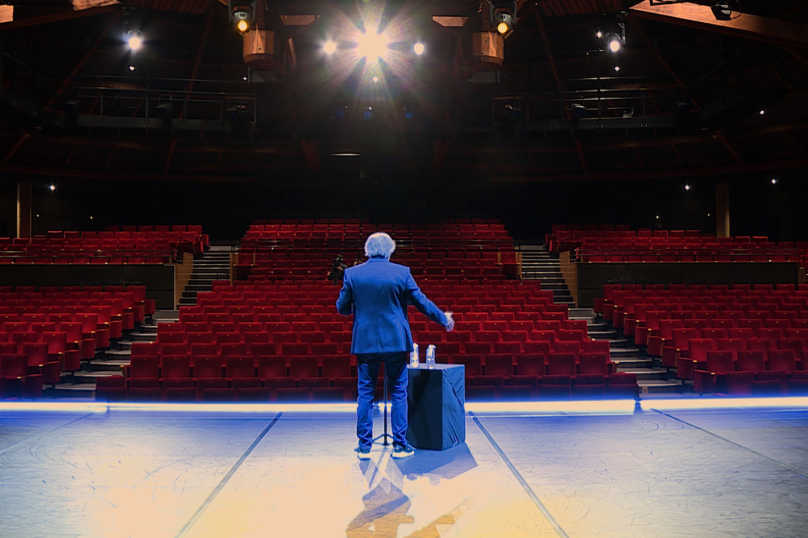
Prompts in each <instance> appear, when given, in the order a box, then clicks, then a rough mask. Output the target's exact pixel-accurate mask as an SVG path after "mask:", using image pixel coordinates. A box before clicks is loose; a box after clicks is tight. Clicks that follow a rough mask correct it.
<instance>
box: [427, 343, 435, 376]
mask: <svg viewBox="0 0 808 538" xmlns="http://www.w3.org/2000/svg"><path fill="white" fill-rule="evenodd" d="M426 367H427V368H429V369H430V370H432V369H434V368H435V346H434V345H432V344H430V345H429V346H427V348H426Z"/></svg>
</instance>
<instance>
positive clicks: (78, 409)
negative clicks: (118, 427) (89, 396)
mask: <svg viewBox="0 0 808 538" xmlns="http://www.w3.org/2000/svg"><path fill="white" fill-rule="evenodd" d="M635 405H636V402H635V401H634V400H599V401H598V400H589V401H563V402H467V403H466V411H471V412H474V413H525V414H540V413H552V414H626V413H632V412H633V411H634V408H635ZM387 406H388V409H389V408H390V406H391V404H389V403H388V404H387ZM0 411H40V412H42V411H60V412H75V413H105V412H108V411H167V412H192V413H277V412H286V413H288V412H293V413H294V412H296V413H352V414H355V413H356V404H353V403H331V404H329V403H322V404H307V403H266V404H248V403H146V402H143V403H141V402H109V403H107V402H75V401H74V402H0Z"/></svg>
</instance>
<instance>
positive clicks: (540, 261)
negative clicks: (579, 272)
mask: <svg viewBox="0 0 808 538" xmlns="http://www.w3.org/2000/svg"><path fill="white" fill-rule="evenodd" d="M521 252H522V279H523V280H538V281H540V282H541V289H543V290H552V291H553V297H554V302H555V303H557V304H566V305H569V307H570V308H574V307H575V301H573V300H572V293H570V290H569V288H568V287H567V283H566V282H565V281H564V277H563V276H562V275H561V267H560V265H559V262H558V258H557V257H553V256H552V255H551V254H550V253H549V252H547V249H546V248H545V246H544V245H522V247H521Z"/></svg>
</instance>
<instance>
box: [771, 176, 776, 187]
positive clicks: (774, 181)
mask: <svg viewBox="0 0 808 538" xmlns="http://www.w3.org/2000/svg"><path fill="white" fill-rule="evenodd" d="M772 185H777V178H774V177H773V178H772Z"/></svg>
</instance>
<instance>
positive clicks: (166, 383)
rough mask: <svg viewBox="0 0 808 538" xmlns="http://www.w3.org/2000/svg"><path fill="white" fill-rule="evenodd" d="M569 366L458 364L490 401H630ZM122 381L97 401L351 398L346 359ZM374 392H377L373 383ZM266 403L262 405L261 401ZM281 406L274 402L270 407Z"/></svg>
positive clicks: (352, 382)
mask: <svg viewBox="0 0 808 538" xmlns="http://www.w3.org/2000/svg"><path fill="white" fill-rule="evenodd" d="M475 359H476V360H475ZM569 360H570V358H569V357H565V355H564V354H557V355H556V354H553V355H551V358H550V365H549V370H548V371H547V372H545V370H544V365H543V364H542V363H540V362H537V361H536V360H531V359H528V358H523V359H518V360H517V363H516V364H514V363H512V362H506V361H504V360H501V361H490V364H488V365H487V366H486V374H485V375H483V374H482V368H481V366H480V363H479V358H476V357H470V358H469V360H467V361H466V362H464V364H466V368H467V374H470V375H469V376H468V378H467V385H468V386H469V387H485V389H484V390H483V391H481V393H487V392H488V391H489V390H491V391H493V392H492V393H491V398H490V399H495V398H496V399H500V398H503V399H508V396H509V395H512V396H515V395H516V394H517V393H518V394H520V398H533V397H542V396H545V397H551V396H552V397H556V398H557V397H564V395H565V393H566V397H567V398H568V397H570V395H577V394H578V393H580V394H581V395H585V396H588V397H603V396H604V395H606V394H607V393H608V394H609V395H610V396H612V397H615V396H618V395H620V396H626V395H628V396H630V397H636V377H634V376H631V375H628V374H614V373H608V372H607V370H606V368H605V365H604V364H601V363H597V362H596V361H595V362H592V364H591V365H589V366H587V365H586V364H584V365H583V366H582V367H580V371H579V367H578V366H577V365H576V364H571V363H570V362H569ZM514 367H515V368H516V370H514ZM584 372H593V373H584ZM126 374H127V376H126V378H125V383H124V382H123V380H124V378H123V377H122V378H120V379H118V380H115V381H113V382H112V383H113V384H114V385H113V386H111V387H110V386H109V385H108V384H101V385H99V391H97V394H96V396H97V398H98V399H107V398H109V397H110V396H113V395H115V396H117V397H123V396H124V394H125V393H124V391H122V390H114V391H110V390H105V389H112V388H115V389H125V391H126V393H127V394H128V395H129V397H130V398H132V397H134V398H140V397H145V398H146V399H161V398H165V399H169V400H173V399H183V398H184V399H192V400H193V399H198V400H206V399H207V398H206V397H205V396H206V395H205V392H206V391H207V390H208V389H227V388H230V389H232V390H234V391H238V390H239V389H242V388H247V387H250V388H257V387H263V388H266V389H270V390H271V391H272V392H273V393H274V391H276V390H277V389H280V388H302V389H309V390H313V389H318V388H340V389H341V390H342V392H341V393H340V391H322V393H321V395H322V396H325V395H326V394H331V396H332V398H324V399H335V400H338V401H342V400H345V401H350V400H351V399H353V400H355V398H356V378H355V369H352V368H351V365H350V363H349V359H348V357H324V358H322V359H321V360H320V362H319V364H318V360H317V359H315V358H314V357H302V358H298V359H295V360H291V361H289V362H288V363H287V361H286V359H285V358H283V357H271V356H262V357H258V358H257V359H254V358H253V357H229V358H228V359H227V361H226V364H225V365H222V364H220V363H219V362H218V361H216V360H211V359H205V358H197V359H196V360H193V361H192V360H191V359H190V358H189V357H187V356H167V357H162V358H158V357H157V356H135V357H133V359H132V364H131V367H130V368H128V369H127V372H126ZM107 381H109V380H107ZM379 384H380V385H379V388H381V379H379ZM516 387H519V389H517V388H516ZM607 387H608V389H607ZM298 392H299V393H300V394H303V393H304V391H298ZM267 394H269V392H268V393H267ZM283 394H284V393H283V392H281V393H280V395H283ZM471 394H472V396H473V395H474V394H475V391H473V390H472V391H471ZM307 398H308V397H306V398H304V400H306V399H307ZM520 398H516V399H520ZM267 399H268V398H264V400H265V401H266V400H267ZM230 400H232V395H231V396H230ZM283 400H284V398H278V401H283Z"/></svg>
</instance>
